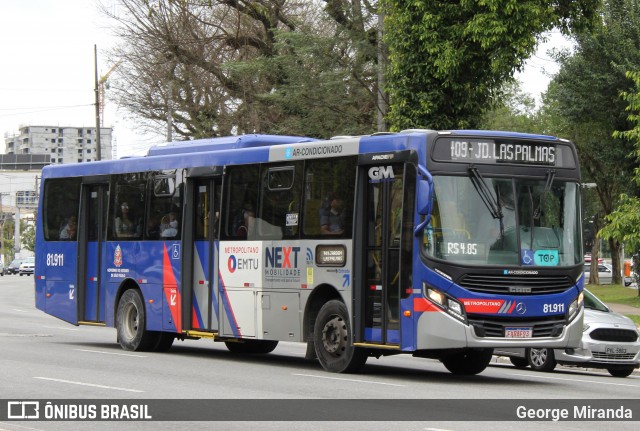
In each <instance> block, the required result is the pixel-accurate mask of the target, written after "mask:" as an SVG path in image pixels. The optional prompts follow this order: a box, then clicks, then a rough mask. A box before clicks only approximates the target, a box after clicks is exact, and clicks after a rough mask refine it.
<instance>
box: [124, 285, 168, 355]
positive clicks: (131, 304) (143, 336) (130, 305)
mask: <svg viewBox="0 0 640 431" xmlns="http://www.w3.org/2000/svg"><path fill="white" fill-rule="evenodd" d="M146 327H147V319H146V313H145V309H144V303H143V302H142V297H141V295H140V292H139V291H138V290H136V289H129V290H127V291H126V292H125V293H124V294H123V295H122V297H121V298H120V302H118V311H117V313H116V328H117V331H118V343H120V346H121V347H122V348H123V349H124V350H131V351H150V350H153V349H155V348H156V346H157V345H158V342H159V340H158V337H159V336H160V333H158V332H153V331H147V329H146Z"/></svg>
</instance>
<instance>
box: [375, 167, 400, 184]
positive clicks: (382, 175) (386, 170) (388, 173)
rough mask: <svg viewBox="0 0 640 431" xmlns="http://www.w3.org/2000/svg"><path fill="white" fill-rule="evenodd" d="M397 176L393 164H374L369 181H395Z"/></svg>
mask: <svg viewBox="0 0 640 431" xmlns="http://www.w3.org/2000/svg"><path fill="white" fill-rule="evenodd" d="M395 178H396V177H395V175H394V174H393V168H392V167H391V166H374V167H372V168H370V169H369V181H370V182H372V183H380V182H383V181H393V180H394V179H395Z"/></svg>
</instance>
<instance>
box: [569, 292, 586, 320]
mask: <svg viewBox="0 0 640 431" xmlns="http://www.w3.org/2000/svg"><path fill="white" fill-rule="evenodd" d="M583 300H584V294H583V293H582V292H580V295H578V297H577V298H576V300H575V301H573V302H572V303H571V305H569V312H568V313H567V320H569V322H570V321H572V320H573V318H574V317H576V316H577V315H578V312H579V311H580V308H581V307H582V302H583Z"/></svg>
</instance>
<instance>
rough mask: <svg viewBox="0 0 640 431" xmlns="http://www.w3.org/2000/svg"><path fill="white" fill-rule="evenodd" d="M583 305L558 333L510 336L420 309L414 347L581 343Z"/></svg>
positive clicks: (562, 345)
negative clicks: (485, 331)
mask: <svg viewBox="0 0 640 431" xmlns="http://www.w3.org/2000/svg"><path fill="white" fill-rule="evenodd" d="M583 316H584V309H583V308H581V309H580V311H579V313H578V315H577V316H576V317H574V319H573V320H571V321H570V322H569V323H568V324H567V325H565V326H564V327H563V328H562V330H561V331H560V334H559V335H558V336H543V337H537V336H533V337H529V338H513V337H511V338H509V337H505V336H500V337H498V336H479V335H478V333H477V330H476V328H474V327H473V326H472V325H471V324H469V323H464V322H462V321H460V320H458V319H456V318H454V317H452V316H450V315H449V314H447V313H445V312H441V311H438V312H427V313H423V314H422V315H421V316H420V317H419V319H418V325H417V326H418V327H417V334H419V335H418V336H417V342H416V345H417V346H416V347H417V350H430V349H457V348H492V347H505V348H506V347H547V348H551V349H564V348H576V347H578V346H580V341H581V339H582V330H583V325H582V321H583ZM508 326H509V327H510V328H511V327H516V328H517V327H523V328H526V327H527V323H521V324H518V323H515V322H514V323H509V324H508Z"/></svg>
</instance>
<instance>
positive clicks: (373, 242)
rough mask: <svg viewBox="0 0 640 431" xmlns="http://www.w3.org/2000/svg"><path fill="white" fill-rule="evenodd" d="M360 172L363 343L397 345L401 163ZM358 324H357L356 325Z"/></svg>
mask: <svg viewBox="0 0 640 431" xmlns="http://www.w3.org/2000/svg"><path fill="white" fill-rule="evenodd" d="M362 169H363V170H364V172H362V173H361V176H360V178H361V179H364V188H365V189H366V192H365V194H364V205H362V209H363V210H364V214H362V215H361V217H359V219H360V220H365V225H364V226H363V229H364V250H363V251H364V258H365V262H364V267H363V268H362V271H363V272H364V277H361V278H360V279H361V280H362V281H363V282H362V285H361V292H359V294H358V295H357V296H359V297H360V298H361V300H362V301H360V303H361V304H363V306H364V312H363V313H361V315H362V316H363V318H364V323H362V322H359V323H360V325H361V327H362V329H361V331H362V332H361V335H360V336H361V337H362V340H363V341H364V342H366V343H372V344H381V345H388V346H390V347H391V346H393V347H395V346H399V344H400V297H401V296H400V284H401V283H400V281H401V276H400V268H401V265H400V259H401V255H402V253H401V237H402V219H403V211H402V208H403V189H404V187H403V174H404V166H403V165H402V164H393V165H386V166H363V167H362ZM360 325H358V326H360Z"/></svg>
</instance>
